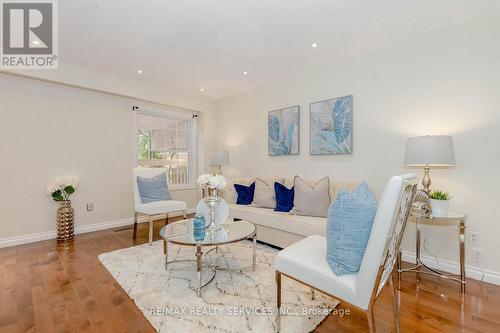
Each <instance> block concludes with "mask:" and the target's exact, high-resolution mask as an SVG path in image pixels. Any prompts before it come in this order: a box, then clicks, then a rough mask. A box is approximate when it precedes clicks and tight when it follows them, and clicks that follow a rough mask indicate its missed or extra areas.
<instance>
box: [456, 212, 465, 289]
mask: <svg viewBox="0 0 500 333" xmlns="http://www.w3.org/2000/svg"><path fill="white" fill-rule="evenodd" d="M458 229H459V241H460V280H461V282H460V292H461V293H462V294H465V283H466V282H465V220H460V226H459V227H458Z"/></svg>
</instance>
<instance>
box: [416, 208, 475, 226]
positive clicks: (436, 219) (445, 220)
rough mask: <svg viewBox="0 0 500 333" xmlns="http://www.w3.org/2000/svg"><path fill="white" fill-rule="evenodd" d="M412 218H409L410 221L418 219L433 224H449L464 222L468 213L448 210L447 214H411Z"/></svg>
mask: <svg viewBox="0 0 500 333" xmlns="http://www.w3.org/2000/svg"><path fill="white" fill-rule="evenodd" d="M411 217H412V219H409V220H408V221H409V222H415V221H416V220H417V219H418V221H419V222H420V223H423V224H433V225H448V224H456V223H457V222H459V223H461V224H464V223H465V220H466V219H467V214H465V213H461V212H454V211H448V212H447V213H446V215H435V214H432V213H431V214H430V215H420V214H414V213H412V214H411Z"/></svg>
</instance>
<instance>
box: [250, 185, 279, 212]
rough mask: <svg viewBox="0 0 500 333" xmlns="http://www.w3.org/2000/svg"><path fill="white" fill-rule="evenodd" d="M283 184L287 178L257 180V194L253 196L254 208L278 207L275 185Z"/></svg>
mask: <svg viewBox="0 0 500 333" xmlns="http://www.w3.org/2000/svg"><path fill="white" fill-rule="evenodd" d="M275 182H276V183H280V184H283V183H284V182H285V178H277V179H265V180H264V179H262V178H255V192H254V194H253V201H252V206H255V207H261V208H273V209H274V207H276V194H275V193H274V183H275Z"/></svg>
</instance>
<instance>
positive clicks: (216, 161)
mask: <svg viewBox="0 0 500 333" xmlns="http://www.w3.org/2000/svg"><path fill="white" fill-rule="evenodd" d="M227 164H229V152H228V151H227V150H218V151H216V152H215V153H214V155H213V156H212V164H211V165H212V166H216V167H217V168H218V169H219V171H218V174H219V175H220V174H222V166H223V165H227Z"/></svg>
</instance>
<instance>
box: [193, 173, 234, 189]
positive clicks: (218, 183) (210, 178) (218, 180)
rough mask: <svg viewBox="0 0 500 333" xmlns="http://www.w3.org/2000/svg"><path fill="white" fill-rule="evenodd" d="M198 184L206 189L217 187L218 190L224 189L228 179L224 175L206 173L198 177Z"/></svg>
mask: <svg viewBox="0 0 500 333" xmlns="http://www.w3.org/2000/svg"><path fill="white" fill-rule="evenodd" d="M198 185H200V186H201V187H202V188H204V189H207V188H216V189H218V190H222V189H224V188H225V187H226V185H227V181H226V178H225V177H224V176H221V175H211V174H208V173H206V174H204V175H201V176H199V177H198Z"/></svg>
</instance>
